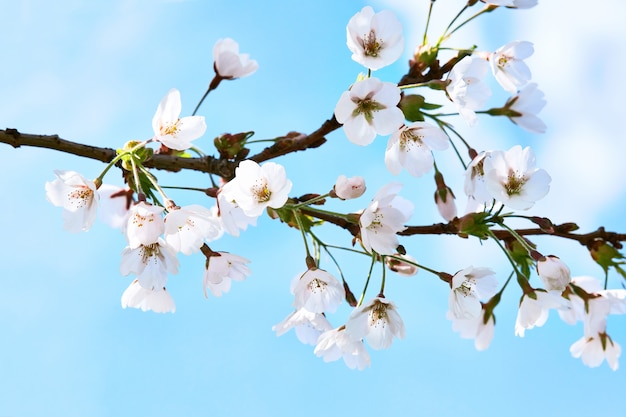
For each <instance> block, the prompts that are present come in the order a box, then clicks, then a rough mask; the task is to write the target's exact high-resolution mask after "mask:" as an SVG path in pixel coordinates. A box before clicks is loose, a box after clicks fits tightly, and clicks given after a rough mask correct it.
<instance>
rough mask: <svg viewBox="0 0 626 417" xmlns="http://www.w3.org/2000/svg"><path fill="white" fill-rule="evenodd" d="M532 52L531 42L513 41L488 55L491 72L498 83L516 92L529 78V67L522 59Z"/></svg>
mask: <svg viewBox="0 0 626 417" xmlns="http://www.w3.org/2000/svg"><path fill="white" fill-rule="evenodd" d="M533 52H534V49H533V44H532V43H531V42H527V41H513V42H509V43H507V44H506V45H504V46H501V47H500V48H498V49H497V50H496V51H495V52H493V53H492V54H491V55H490V56H489V64H490V66H491V72H492V73H493V75H494V77H495V78H496V80H497V81H498V83H499V84H500V85H501V86H502V88H504V89H505V90H506V91H508V92H509V93H517V90H519V89H520V88H521V87H523V86H525V85H526V84H527V83H528V81H529V80H530V78H531V74H530V69H529V68H528V65H526V63H525V62H524V59H526V58H528V57H529V56H531V55H532V54H533Z"/></svg>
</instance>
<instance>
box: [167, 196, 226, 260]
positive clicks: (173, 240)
mask: <svg viewBox="0 0 626 417" xmlns="http://www.w3.org/2000/svg"><path fill="white" fill-rule="evenodd" d="M164 233H165V241H166V242H167V243H168V244H169V245H170V246H171V247H172V248H173V249H174V250H175V251H176V252H182V253H184V254H185V255H190V254H191V253H193V252H197V251H198V250H199V249H200V247H201V246H202V245H203V243H204V242H205V240H206V241H207V242H210V241H212V240H215V239H218V238H219V237H220V236H221V235H222V233H223V230H222V226H221V223H220V221H219V220H218V218H217V216H214V215H213V214H212V213H211V211H210V210H209V209H207V208H205V207H203V206H201V205H198V204H192V205H190V206H186V207H181V208H179V209H176V210H171V211H170V212H169V213H168V214H167V215H166V216H165V231H164Z"/></svg>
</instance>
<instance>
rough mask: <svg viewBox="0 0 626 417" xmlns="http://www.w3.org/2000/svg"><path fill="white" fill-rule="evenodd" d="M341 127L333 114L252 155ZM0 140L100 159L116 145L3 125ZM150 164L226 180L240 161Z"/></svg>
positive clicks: (164, 158)
mask: <svg viewBox="0 0 626 417" xmlns="http://www.w3.org/2000/svg"><path fill="white" fill-rule="evenodd" d="M339 127H341V124H339V123H338V122H337V120H336V119H335V117H334V116H333V117H332V118H331V119H329V120H326V121H325V122H324V123H323V124H322V126H321V127H320V128H319V129H317V130H316V131H315V132H313V133H311V134H310V135H305V134H299V133H290V134H287V135H286V136H283V137H281V138H279V139H278V140H277V141H276V142H275V143H274V144H273V145H272V146H270V147H267V148H265V149H263V150H262V151H261V152H260V153H258V154H256V155H254V156H252V157H251V158H250V159H252V160H253V161H255V162H257V163H260V162H263V161H267V160H269V159H272V158H276V157H278V156H282V155H286V154H289V153H291V152H297V151H303V150H306V149H309V148H316V147H318V146H320V145H322V144H323V143H325V142H326V138H325V137H324V136H325V135H327V134H328V133H330V132H332V131H334V130H336V129H338V128H339ZM0 143H6V144H8V145H11V146H13V147H14V148H19V147H20V146H33V147H37V148H47V149H53V150H56V151H60V152H65V153H69V154H72V155H76V156H81V157H84V158H89V159H95V160H97V161H101V162H105V163H108V162H111V161H112V160H113V158H115V156H116V151H115V149H111V148H101V147H98V146H91V145H85V144H82V143H77V142H72V141H69V140H66V139H61V138H60V137H59V136H58V135H36V134H30V133H21V132H19V131H18V130H17V129H6V130H1V129H0ZM144 165H145V166H146V167H148V168H156V169H163V170H167V171H172V172H177V171H181V170H184V169H188V170H192V171H200V172H206V173H210V174H215V175H219V176H221V177H223V178H225V179H227V180H229V179H231V178H232V177H233V176H234V172H235V167H236V166H237V162H235V161H230V160H227V159H222V158H220V159H218V158H214V157H212V156H205V157H200V158H182V157H179V156H175V155H166V154H154V155H153V156H152V158H151V159H150V160H149V161H146V162H145V164H144Z"/></svg>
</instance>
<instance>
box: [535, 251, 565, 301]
mask: <svg viewBox="0 0 626 417" xmlns="http://www.w3.org/2000/svg"><path fill="white" fill-rule="evenodd" d="M537 273H538V274H539V277H540V278H541V281H543V285H544V287H545V289H546V290H547V291H558V292H559V293H562V292H563V291H565V288H566V287H567V285H568V284H569V283H570V281H571V280H572V278H571V275H570V270H569V268H568V267H567V265H565V263H564V262H563V261H561V260H560V259H559V258H558V257H556V256H554V255H549V256H546V257H544V258H543V259H540V260H539V261H537Z"/></svg>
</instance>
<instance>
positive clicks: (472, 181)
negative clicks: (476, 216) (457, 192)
mask: <svg viewBox="0 0 626 417" xmlns="http://www.w3.org/2000/svg"><path fill="white" fill-rule="evenodd" d="M490 155H491V152H481V153H479V154H478V155H476V156H475V157H474V159H472V162H470V164H469V165H468V166H467V169H466V170H465V183H464V191H465V195H467V198H468V207H467V209H466V212H471V211H475V209H476V208H477V207H478V206H480V205H481V204H486V203H487V202H489V201H492V200H493V197H492V196H491V194H489V191H487V186H486V185H485V171H484V162H485V159H486V158H489V156H490Z"/></svg>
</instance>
